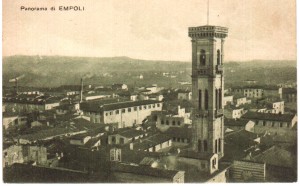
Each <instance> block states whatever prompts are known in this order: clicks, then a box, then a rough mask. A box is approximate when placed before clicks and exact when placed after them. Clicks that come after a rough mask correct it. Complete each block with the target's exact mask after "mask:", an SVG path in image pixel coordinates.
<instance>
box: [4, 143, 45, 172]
mask: <svg viewBox="0 0 300 186" xmlns="http://www.w3.org/2000/svg"><path fill="white" fill-rule="evenodd" d="M3 162H4V164H3V166H5V167H7V166H11V165H12V164H14V163H29V162H35V163H36V164H37V165H44V164H46V163H47V149H46V148H45V147H40V146H29V145H12V146H10V147H9V148H7V149H4V150H3Z"/></svg>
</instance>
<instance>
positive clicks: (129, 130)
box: [113, 128, 145, 138]
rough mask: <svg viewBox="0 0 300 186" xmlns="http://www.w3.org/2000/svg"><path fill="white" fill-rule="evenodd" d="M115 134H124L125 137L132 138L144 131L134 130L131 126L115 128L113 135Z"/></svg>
mask: <svg viewBox="0 0 300 186" xmlns="http://www.w3.org/2000/svg"><path fill="white" fill-rule="evenodd" d="M115 134H119V135H121V136H124V137H126V138H133V137H136V136H140V135H143V134H145V132H144V131H142V130H136V129H133V128H124V129H119V130H116V131H115V132H114V133H113V135H115Z"/></svg>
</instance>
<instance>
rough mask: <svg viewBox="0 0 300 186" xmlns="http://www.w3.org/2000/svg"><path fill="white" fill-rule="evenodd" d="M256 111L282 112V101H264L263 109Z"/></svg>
mask: <svg viewBox="0 0 300 186" xmlns="http://www.w3.org/2000/svg"><path fill="white" fill-rule="evenodd" d="M257 112H263V113H272V114H284V101H277V102H270V103H266V104H265V106H264V107H263V109H258V110H257Z"/></svg>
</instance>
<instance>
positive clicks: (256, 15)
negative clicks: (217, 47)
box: [2, 0, 296, 61]
mask: <svg viewBox="0 0 300 186" xmlns="http://www.w3.org/2000/svg"><path fill="white" fill-rule="evenodd" d="M2 3H3V4H2V5H3V55H4V56H8V55H18V54H23V55H67V56H74V55H75V56H99V57H110V56H128V57H132V58H139V59H161V60H184V61H190V60H191V43H190V38H189V37H188V27H190V26H201V25H206V19H207V17H206V14H207V11H206V10H207V0H5V1H2ZM61 5H69V6H71V5H77V6H84V8H85V11H82V12H79V11H77V12H73V11H68V12H67V11H65V12H61V11H58V10H56V11H54V12H52V11H50V10H49V9H50V7H51V6H56V8H57V9H58V6H61ZM21 6H25V7H47V8H48V11H46V12H43V11H21V10H20V7H21ZM210 25H219V26H226V27H228V28H229V35H228V38H227V39H226V42H225V60H226V61H229V60H238V61H242V60H251V59H274V60H276V59H280V60H281V59H293V60H294V59H296V2H295V0H210Z"/></svg>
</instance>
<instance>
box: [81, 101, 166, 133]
mask: <svg viewBox="0 0 300 186" xmlns="http://www.w3.org/2000/svg"><path fill="white" fill-rule="evenodd" d="M80 109H81V110H82V111H83V114H84V115H85V116H88V117H90V120H91V122H92V123H104V124H111V123H118V128H125V127H132V126H133V125H135V124H141V123H142V121H143V120H144V119H145V118H146V117H147V116H150V115H151V112H152V111H161V110H162V102H160V101H153V100H144V101H126V102H118V101H116V100H114V101H111V102H105V101H103V102H101V101H97V102H84V103H81V104H80Z"/></svg>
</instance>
